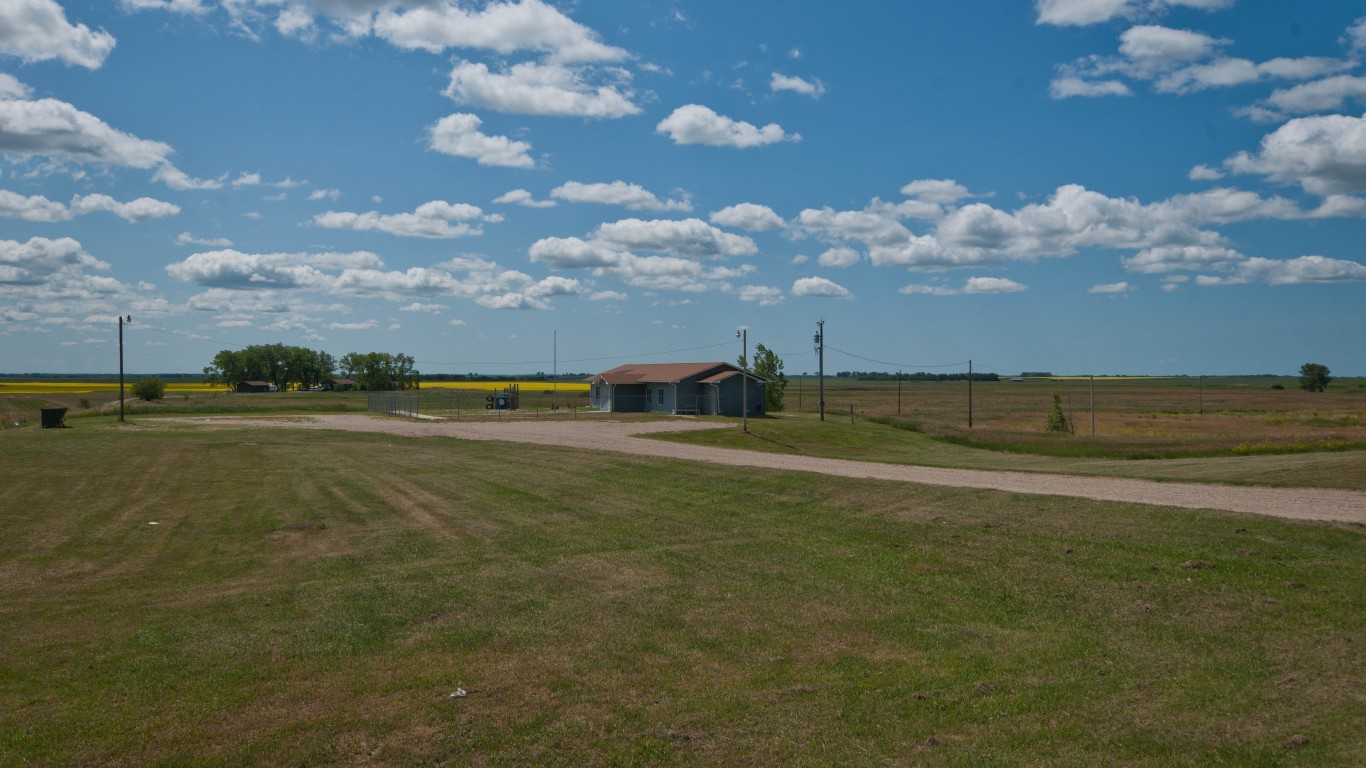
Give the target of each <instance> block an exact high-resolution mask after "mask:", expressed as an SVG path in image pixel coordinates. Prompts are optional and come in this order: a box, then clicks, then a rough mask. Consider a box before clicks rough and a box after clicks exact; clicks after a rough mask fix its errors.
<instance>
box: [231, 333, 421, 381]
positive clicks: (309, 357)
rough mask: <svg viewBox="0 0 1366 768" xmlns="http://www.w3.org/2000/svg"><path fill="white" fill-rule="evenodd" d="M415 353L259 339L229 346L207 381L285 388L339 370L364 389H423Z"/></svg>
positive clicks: (327, 375) (326, 376)
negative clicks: (340, 350) (327, 348)
mask: <svg viewBox="0 0 1366 768" xmlns="http://www.w3.org/2000/svg"><path fill="white" fill-rule="evenodd" d="M413 366H414V360H413V358H412V357H411V356H409V355H405V354H403V353H399V354H397V355H392V354H389V353H388V352H364V353H360V352H350V353H348V354H345V355H343V356H342V358H341V359H340V360H337V359H336V358H334V357H332V355H330V354H328V353H327V352H322V351H319V350H315V349H309V348H307V347H294V346H288V345H285V344H279V343H277V344H253V345H251V346H249V347H243V348H242V349H225V350H223V351H221V352H219V353H218V354H216V355H214V356H213V361H212V362H211V363H210V364H209V365H208V366H207V367H205V368H204V383H205V384H209V385H211V386H220V385H221V386H224V387H227V388H228V389H237V387H238V385H240V384H243V383H245V382H248V381H264V382H266V383H268V384H272V385H274V387H275V388H276V389H278V390H279V391H281V392H284V391H286V390H290V389H310V388H312V387H317V386H322V385H323V384H324V383H325V382H326V381H327V380H328V379H331V378H336V377H337V376H338V372H339V371H340V375H341V376H342V377H344V378H348V379H353V380H354V381H355V382H356V386H357V388H358V389H368V390H390V389H417V388H418V377H419V376H420V374H419V372H418V371H417V369H416V368H414V367H413Z"/></svg>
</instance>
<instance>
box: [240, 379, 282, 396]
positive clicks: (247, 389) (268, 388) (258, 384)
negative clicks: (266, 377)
mask: <svg viewBox="0 0 1366 768" xmlns="http://www.w3.org/2000/svg"><path fill="white" fill-rule="evenodd" d="M237 391H238V392H239V393H241V394H248V393H252V392H274V391H275V385H274V384H271V383H270V382H268V381H244V382H242V383H241V384H238V385H237Z"/></svg>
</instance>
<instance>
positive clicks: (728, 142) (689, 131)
mask: <svg viewBox="0 0 1366 768" xmlns="http://www.w3.org/2000/svg"><path fill="white" fill-rule="evenodd" d="M655 131H656V132H657V133H662V134H665V135H667V136H668V137H669V138H670V139H673V141H674V143H675V144H705V145H707V146H712V147H736V148H742V149H743V148H748V147H760V146H763V145H765V144H774V143H777V142H782V141H801V138H802V137H801V135H800V134H796V133H792V134H789V133H787V132H785V131H784V130H783V128H782V126H780V125H778V124H777V123H769V124H768V125H765V126H764V127H762V128H758V127H756V126H754V125H753V124H751V123H746V122H743V121H739V120H732V119H731V118H729V117H725V116H723V115H718V114H717V113H716V112H714V111H712V110H711V109H709V108H707V107H704V106H702V105H701V104H685V105H683V106H681V107H679V108H678V109H675V110H674V111H673V113H672V114H670V115H669V116H668V117H666V118H664V119H663V120H661V121H660V122H659V125H657V126H655Z"/></svg>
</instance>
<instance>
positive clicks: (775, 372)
mask: <svg viewBox="0 0 1366 768" xmlns="http://www.w3.org/2000/svg"><path fill="white" fill-rule="evenodd" d="M742 362H743V361H742ZM752 372H753V373H754V375H755V376H758V377H759V378H761V379H766V380H767V381H768V384H767V385H765V386H764V411H765V412H766V413H776V412H777V411H781V410H782V409H783V392H784V390H786V389H787V376H786V374H784V373H783V359H782V358H781V357H778V355H777V353H775V352H774V351H773V350H771V349H769V348H768V347H765V346H764V345H763V344H755V345H754V369H753V371H752Z"/></svg>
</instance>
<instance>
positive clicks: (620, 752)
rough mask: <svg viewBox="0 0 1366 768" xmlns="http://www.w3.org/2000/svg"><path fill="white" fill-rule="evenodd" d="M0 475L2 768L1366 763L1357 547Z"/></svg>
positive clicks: (1255, 534)
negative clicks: (1, 529)
mask: <svg viewBox="0 0 1366 768" xmlns="http://www.w3.org/2000/svg"><path fill="white" fill-rule="evenodd" d="M0 462H2V463H3V465H4V466H5V468H6V471H5V472H4V474H3V480H0V483H3V485H2V486H0V488H3V498H5V499H6V500H7V503H6V504H5V505H4V510H3V512H2V513H0V514H3V519H4V525H5V531H6V535H5V537H4V538H3V539H0V765H6V766H9V765H14V766H18V765H145V764H164V765H241V764H263V763H268V764H278V765H332V764H339V763H342V764H365V765H413V764H452V765H458V764H470V765H567V766H568V765H573V766H598V765H698V764H709V765H742V766H743V765H929V766H940V765H942V766H984V765H1050V766H1095V765H1117V764H1122V765H1130V766H1170V765H1190V766H1220V765H1223V766H1245V765H1262V766H1282V765H1284V766H1351V765H1360V764H1361V762H1362V757H1363V755H1366V729H1362V728H1361V724H1362V722H1363V721H1364V720H1366V688H1364V687H1363V680H1366V657H1363V654H1362V653H1361V645H1362V644H1363V643H1366V610H1363V608H1366V606H1364V605H1363V601H1364V600H1366V598H1364V597H1363V593H1362V590H1361V585H1362V584H1363V583H1366V535H1364V534H1363V532H1362V531H1361V530H1360V529H1358V528H1352V527H1346V526H1327V525H1297V524H1291V523H1287V522H1283V521H1279V520H1272V519H1260V518H1255V519H1254V518H1247V517H1241V516H1237V515H1232V514H1217V513H1193V512H1189V511H1178V510H1169V509H1159V508H1151V507H1144V506H1137V505H1123V504H1110V503H1091V502H1085V501H1079V500H1075V499H1058V498H1051V497H1032V496H1013V495H1009V494H1002V493H997V492H987V491H967V490H953V489H942V488H924V487H917V486H902V485H893V484H887V483H879V482H868V481H846V480H838V479H832V478H828V477H814V476H807V475H799V474H785V473H775V472H761V471H753V470H732V469H727V468H722V467H713V466H694V465H688V464H683V463H679V462H669V461H657V460H644V459H635V458H632V457H629V456H622V455H613V454H588V455H578V454H567V453H565V452H563V451H559V450H552V449H539V448H535V447H528V446H510V445H500V444H489V443H480V444H474V443H465V442H461V441H455V440H448V439H402V438H395V437H393V436H388V435H361V434H341V433H313V432H309V433H302V432H289V431H270V432H257V431H250V430H233V431H215V432H199V431H195V430H188V429H184V428H177V429H169V428H168V429H158V428H154V427H152V426H151V422H146V423H144V424H141V425H133V426H124V427H118V426H116V425H113V424H109V423H106V422H102V421H100V420H90V421H88V422H83V423H82V424H81V425H80V426H79V428H76V429H71V430H37V429H25V430H9V431H6V432H4V433H0ZM153 523H155V525H154V524H153ZM457 691H463V692H464V693H465V695H463V696H452V694H453V693H456V692H457Z"/></svg>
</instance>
